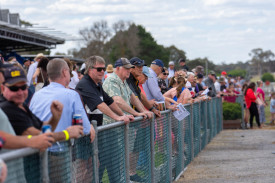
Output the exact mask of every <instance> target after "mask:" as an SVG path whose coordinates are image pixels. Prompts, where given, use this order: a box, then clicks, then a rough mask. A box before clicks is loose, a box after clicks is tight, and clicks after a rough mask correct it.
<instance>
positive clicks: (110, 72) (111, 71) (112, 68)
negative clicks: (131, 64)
mask: <svg viewBox="0 0 275 183" xmlns="http://www.w3.org/2000/svg"><path fill="white" fill-rule="evenodd" d="M106 72H107V74H105V76H104V79H106V78H107V77H108V76H110V74H112V73H113V72H114V67H113V65H112V64H109V65H107V68H106Z"/></svg>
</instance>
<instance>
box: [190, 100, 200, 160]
mask: <svg viewBox="0 0 275 183" xmlns="http://www.w3.org/2000/svg"><path fill="white" fill-rule="evenodd" d="M192 115H193V148H194V157H196V156H197V155H198V154H199V152H200V140H201V138H200V130H201V129H200V128H201V123H200V103H194V104H193V111H192Z"/></svg>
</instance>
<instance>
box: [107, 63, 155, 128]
mask: <svg viewBox="0 0 275 183" xmlns="http://www.w3.org/2000/svg"><path fill="white" fill-rule="evenodd" d="M133 67H134V66H133V65H132V64H131V63H130V62H129V60H128V59H127V58H120V59H118V60H117V61H116V62H115V72H114V73H113V74H112V75H110V76H109V77H108V78H107V79H106V80H105V81H104V83H103V89H104V91H105V92H106V93H107V94H108V95H109V96H110V97H112V98H113V99H114V101H115V102H116V103H117V104H118V106H119V107H120V108H121V109H122V110H123V111H124V112H126V113H128V114H132V115H134V116H142V117H143V118H144V119H146V118H147V115H148V116H149V117H152V114H151V112H147V111H146V110H145V108H144V106H143V105H142V103H141V102H140V100H139V99H138V98H136V97H135V95H134V93H133V92H132V90H131V89H130V88H129V86H128V84H127V82H126V79H127V78H129V76H130V68H133ZM131 104H132V105H133V106H135V107H136V108H137V110H138V111H140V112H136V111H135V110H134V109H133V108H132V107H131ZM112 122H114V120H112V119H111V118H110V117H108V116H106V115H104V121H103V123H105V124H108V123H112Z"/></svg>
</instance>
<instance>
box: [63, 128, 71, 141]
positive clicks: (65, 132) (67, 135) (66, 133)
mask: <svg viewBox="0 0 275 183" xmlns="http://www.w3.org/2000/svg"><path fill="white" fill-rule="evenodd" d="M63 132H64V134H65V136H66V140H69V138H70V136H69V133H68V131H67V130H63Z"/></svg>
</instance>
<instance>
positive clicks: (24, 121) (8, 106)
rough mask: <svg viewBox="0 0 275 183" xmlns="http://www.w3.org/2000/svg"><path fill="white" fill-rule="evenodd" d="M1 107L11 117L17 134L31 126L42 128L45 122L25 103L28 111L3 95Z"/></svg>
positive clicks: (0, 99) (0, 102) (0, 100)
mask: <svg viewBox="0 0 275 183" xmlns="http://www.w3.org/2000/svg"><path fill="white" fill-rule="evenodd" d="M0 107H1V109H2V110H3V111H4V112H5V113H6V115H7V117H8V118H9V121H10V123H11V125H12V127H13V129H14V131H15V133H16V135H22V133H23V132H24V131H26V130H27V129H28V128H30V127H34V128H36V129H38V130H41V127H42V125H43V122H42V121H41V120H40V119H39V118H38V117H36V116H35V115H34V114H33V113H32V112H31V111H30V109H29V107H28V106H26V105H25V104H23V107H24V108H25V110H26V111H27V112H26V111H24V110H23V109H21V108H19V107H18V106H17V105H15V104H14V103H13V102H10V101H7V100H6V98H5V97H3V96H1V97H0Z"/></svg>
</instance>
